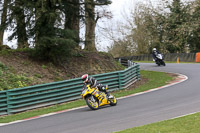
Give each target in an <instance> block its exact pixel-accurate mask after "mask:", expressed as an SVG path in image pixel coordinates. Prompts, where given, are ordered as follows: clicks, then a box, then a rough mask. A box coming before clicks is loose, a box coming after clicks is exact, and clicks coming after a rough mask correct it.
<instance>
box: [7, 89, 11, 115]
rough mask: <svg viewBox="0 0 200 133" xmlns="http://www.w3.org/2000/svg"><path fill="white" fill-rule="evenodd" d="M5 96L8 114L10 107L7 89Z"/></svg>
mask: <svg viewBox="0 0 200 133" xmlns="http://www.w3.org/2000/svg"><path fill="white" fill-rule="evenodd" d="M6 97H7V101H6V103H7V114H8V115H9V114H11V113H10V109H9V92H8V90H6Z"/></svg>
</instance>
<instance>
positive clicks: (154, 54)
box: [152, 48, 160, 61]
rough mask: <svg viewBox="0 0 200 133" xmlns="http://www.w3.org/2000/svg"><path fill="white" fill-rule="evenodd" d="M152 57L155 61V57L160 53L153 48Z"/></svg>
mask: <svg viewBox="0 0 200 133" xmlns="http://www.w3.org/2000/svg"><path fill="white" fill-rule="evenodd" d="M152 51H153V52H152V56H153V59H154V60H155V61H156V60H157V57H156V56H157V55H158V54H160V52H159V51H158V50H157V49H156V48H153V50H152Z"/></svg>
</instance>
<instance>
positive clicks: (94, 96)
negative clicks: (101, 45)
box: [81, 84, 117, 110]
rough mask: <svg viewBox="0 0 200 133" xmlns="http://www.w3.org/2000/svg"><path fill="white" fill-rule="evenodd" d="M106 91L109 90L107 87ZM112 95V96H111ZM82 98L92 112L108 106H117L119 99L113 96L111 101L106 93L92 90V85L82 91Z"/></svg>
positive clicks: (86, 85) (96, 89)
mask: <svg viewBox="0 0 200 133" xmlns="http://www.w3.org/2000/svg"><path fill="white" fill-rule="evenodd" d="M106 89H108V88H107V87H106ZM110 95H111V94H110ZM81 96H82V98H83V99H85V101H86V103H87V105H88V107H90V108H91V109H92V110H96V109H98V108H99V106H103V105H108V104H110V105H111V106H115V105H116V104H117V99H116V98H115V96H113V95H112V96H113V97H112V98H111V99H109V98H108V97H107V95H106V94H105V93H104V92H101V91H99V89H98V88H97V87H96V88H90V85H88V84H85V85H84V86H83V89H82V94H81Z"/></svg>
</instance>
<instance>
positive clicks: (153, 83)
mask: <svg viewBox="0 0 200 133" xmlns="http://www.w3.org/2000/svg"><path fill="white" fill-rule="evenodd" d="M141 75H142V77H144V78H148V82H147V83H145V84H143V85H141V86H139V87H137V88H135V89H129V90H128V89H126V90H120V91H116V92H113V94H114V95H115V96H116V97H122V96H126V95H129V94H133V93H138V92H142V91H145V90H149V89H152V88H155V87H159V86H162V85H165V84H166V82H168V81H170V80H172V79H173V78H172V77H170V76H169V75H168V74H166V73H163V72H153V71H141ZM83 105H86V103H85V101H84V100H77V101H73V102H70V103H65V104H61V105H55V106H51V107H46V108H41V109H36V110H32V111H27V112H24V113H19V114H13V115H8V116H3V117H0V123H7V122H12V121H16V120H22V119H25V118H30V117H33V116H38V115H43V114H48V113H51V112H56V111H61V110H65V109H71V108H75V107H80V106H83Z"/></svg>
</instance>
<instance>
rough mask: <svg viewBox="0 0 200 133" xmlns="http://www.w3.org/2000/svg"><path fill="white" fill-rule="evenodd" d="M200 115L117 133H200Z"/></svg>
mask: <svg viewBox="0 0 200 133" xmlns="http://www.w3.org/2000/svg"><path fill="white" fill-rule="evenodd" d="M199 125H200V113H196V114H192V115H188V116H184V117H180V118H176V119H171V120H166V121H162V122H157V123H153V124H149V125H145V126H141V127H135V128H130V129H126V130H123V131H120V132H117V133H200V126H199Z"/></svg>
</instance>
